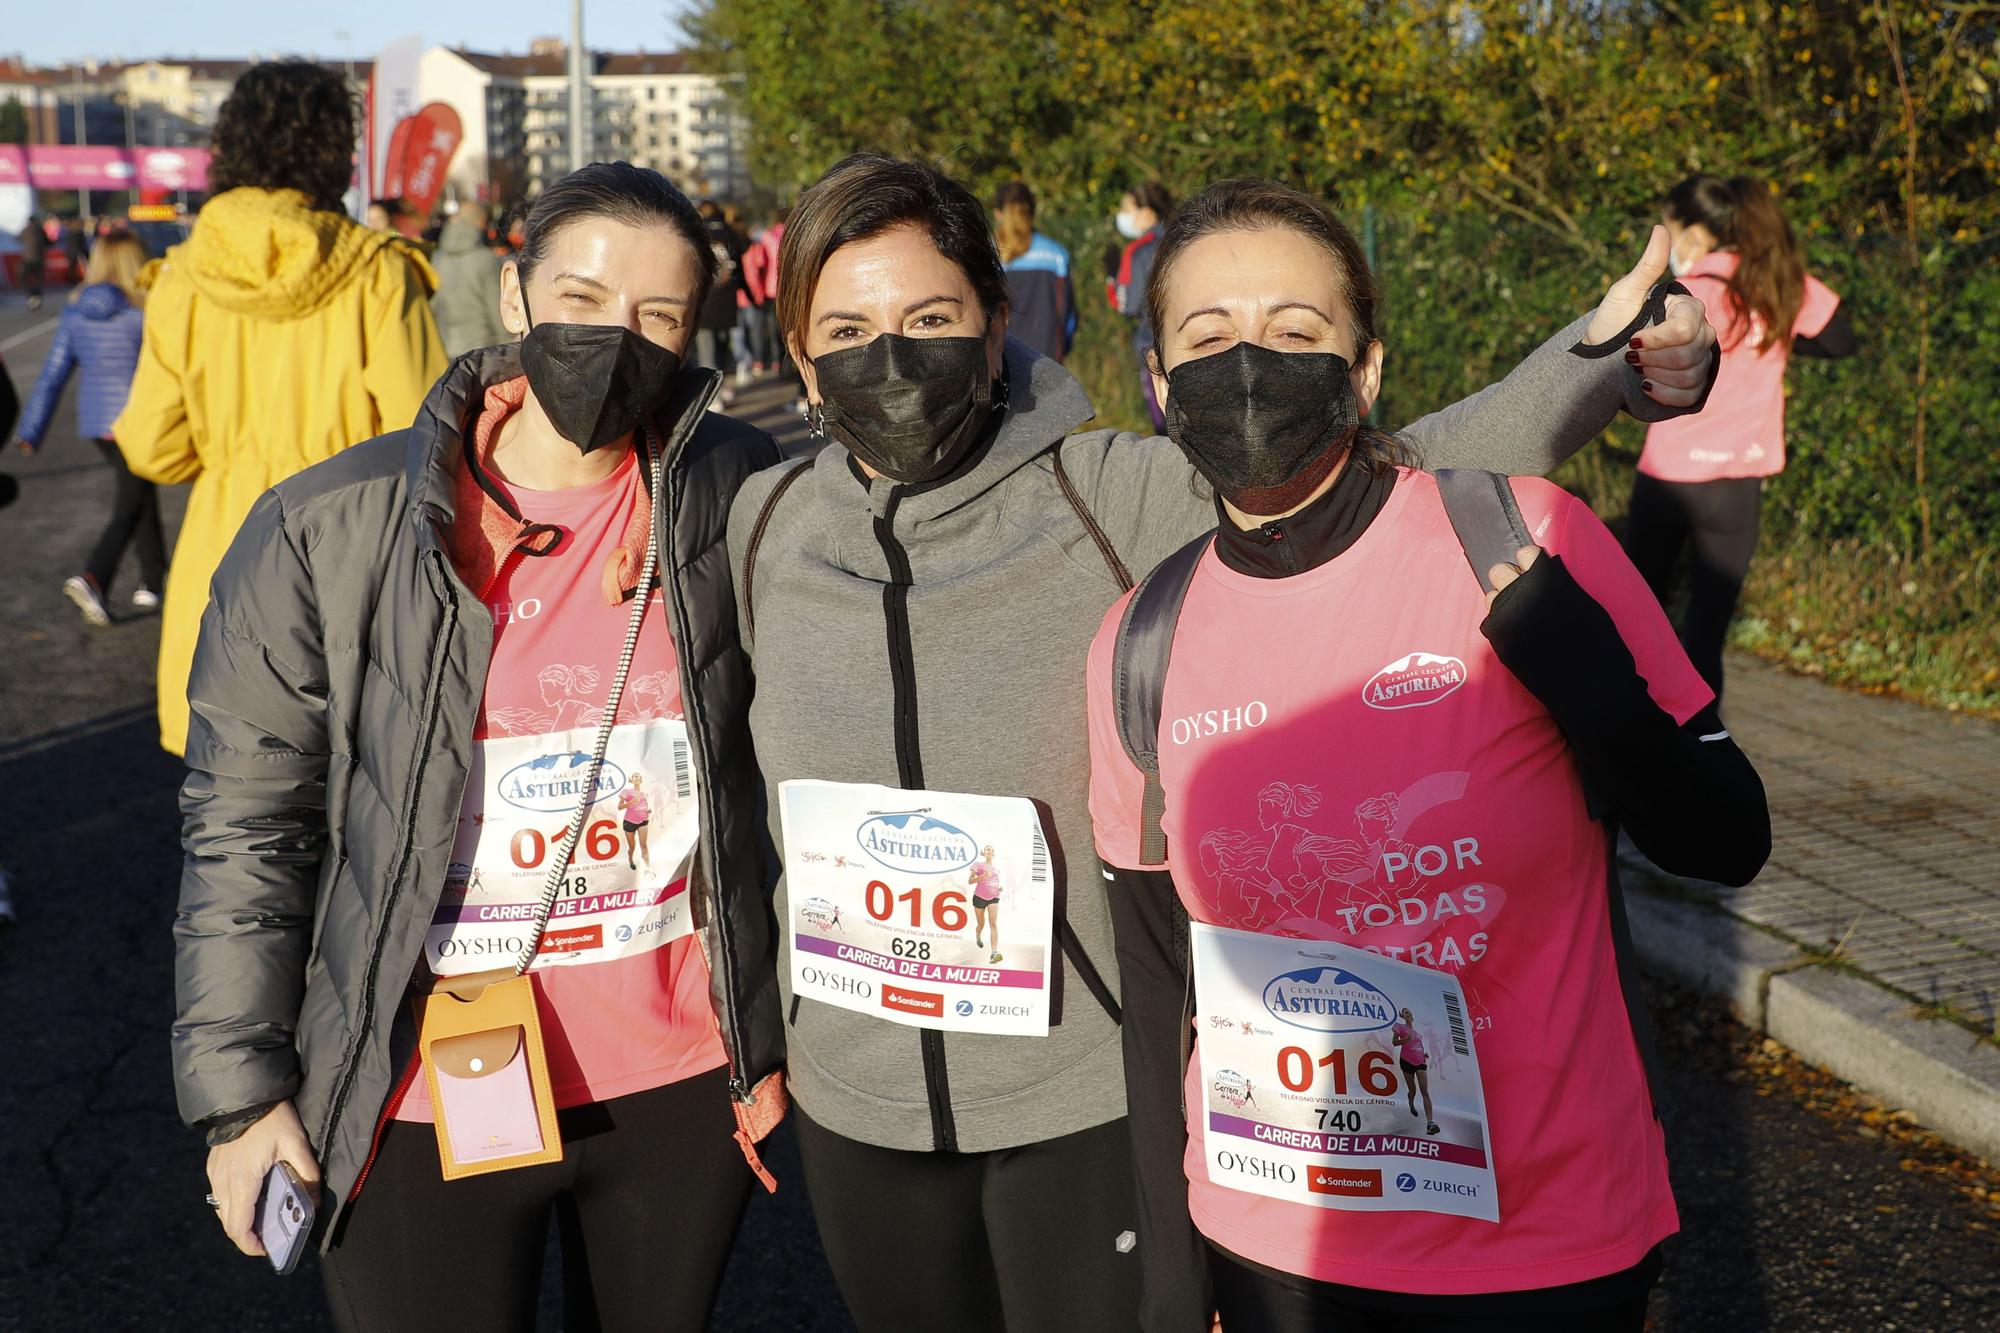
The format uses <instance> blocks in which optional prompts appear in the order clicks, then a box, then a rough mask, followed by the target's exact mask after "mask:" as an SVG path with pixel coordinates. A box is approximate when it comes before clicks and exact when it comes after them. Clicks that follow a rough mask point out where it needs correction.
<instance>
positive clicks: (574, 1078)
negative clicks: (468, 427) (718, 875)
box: [394, 399, 727, 1123]
mask: <svg viewBox="0 0 2000 1333" xmlns="http://www.w3.org/2000/svg"><path fill="white" fill-rule="evenodd" d="M489 401H490V399H489ZM636 458H637V456H636V455H628V456H627V459H626V462H625V464H624V466H622V467H620V468H619V469H618V471H617V472H616V473H614V474H613V475H612V476H611V477H609V478H607V479H606V480H604V481H601V482H598V483H596V484H594V485H590V486H578V487H575V488H573V489H570V490H564V491H531V490H527V489H525V488H523V487H519V486H514V485H510V484H509V483H507V482H504V481H501V480H500V479H499V478H498V477H497V476H495V477H493V478H492V479H493V481H494V482H495V484H497V485H499V486H500V487H501V488H502V489H503V490H504V491H505V492H506V494H507V496H508V498H509V499H511V500H512V501H513V502H514V504H515V506H516V507H517V508H518V509H519V510H520V511H521V513H522V515H523V516H524V517H525V518H526V519H527V520H528V521H530V522H533V523H549V524H554V525H555V526H557V527H559V528H561V529H562V531H563V540H562V542H561V544H560V545H558V546H557V547H556V549H555V551H554V553H553V554H551V555H547V556H540V557H528V556H523V555H514V556H512V557H510V558H508V559H507V560H506V561H505V562H504V563H503V564H502V566H501V570H500V573H499V576H498V577H497V578H496V579H495V580H494V582H493V585H492V587H490V588H488V589H487V590H486V592H485V601H486V604H487V607H488V609H490V610H491V611H492V613H493V661H492V665H491V666H490V667H489V668H488V670H487V674H486V694H485V697H484V699H483V700H482V702H481V704H480V707H479V718H478V721H477V723H476V726H475V730H474V732H473V735H474V738H475V739H477V740H484V739H486V738H487V737H488V736H526V735H534V734H537V733H540V732H553V731H566V730H568V729H570V728H572V727H581V726H591V725H594V724H595V723H596V722H597V720H598V714H599V710H600V709H601V707H602V705H603V703H604V700H605V696H606V694H607V693H608V691H609V690H610V688H611V675H612V672H613V671H615V670H616V669H617V666H618V652H619V649H620V648H622V647H623V646H624V643H625V631H626V627H627V625H628V623H629V620H630V616H631V610H632V608H631V604H630V603H629V602H628V603H625V604H623V605H618V606H613V605H609V604H608V603H607V602H606V600H605V596H604V591H603V586H602V584H603V571H604V568H605V564H606V562H607V561H608V560H610V559H611V558H612V554H613V552H615V551H616V550H617V549H618V548H619V545H620V540H621V538H622V537H623V535H624V533H625V532H626V529H627V527H628V526H629V525H630V524H631V522H632V516H633V512H634V510H635V508H636V506H637V505H638V495H639V486H640V484H641V478H640V475H639V471H638V466H637V461H636ZM474 591H478V590H477V589H475V590H474ZM657 596H658V594H657V593H655V597H657ZM679 716H681V691H680V669H679V663H678V661H677V659H676V657H675V654H674V644H673V638H672V636H671V634H670V633H669V631H668V626H667V618H666V616H665V614H664V613H663V612H649V613H648V615H647V616H646V621H645V625H644V627H643V628H642V629H641V630H640V632H639V644H638V648H637V650H636V651H635V653H634V654H633V658H632V669H631V673H630V675H629V676H628V678H627V681H626V685H625V698H624V701H623V702H622V703H621V704H620V705H619V708H618V720H619V722H620V723H625V722H644V721H647V720H648V719H651V718H658V717H679ZM479 799H480V798H479V793H478V792H477V791H476V790H469V791H468V793H467V808H466V809H465V810H464V811H463V812H462V813H461V815H460V818H461V819H473V820H478V819H480V818H481V817H482V816H481V813H480V811H479V810H478V809H477V808H474V807H476V806H477V804H478V802H479ZM627 817H628V818H630V817H631V816H627ZM529 975H530V976H531V977H532V978H533V979H534V984H535V998H536V1000H537V1002H538V1004H539V1008H540V1013H541V1020H542V1040H543V1042H544V1044H545V1045H546V1047H547V1049H548V1059H549V1082H550V1086H551V1089H552V1091H553V1092H554V1094H555V1099H556V1105H557V1106H578V1105H582V1104H583V1103H586V1102H601V1101H606V1100H608V1099H610V1098H612V1097H623V1096H626V1095H627V1094H629V1093H634V1092H644V1091H646V1090H647V1089H649V1088H657V1087H662V1086H664V1085H666V1084H668V1083H676V1082H679V1081H680V1080H681V1079H684V1078H691V1077H693V1076H694V1075H696V1074H702V1073H706V1072H707V1071H709V1070H711V1069H715V1068H717V1067H718V1066H720V1065H722V1064H724V1063H726V1062H727V1057H726V1056H725V1055H724V1053H723V1049H722V1039H721V1036H720V1034H719V1033H718V1031H717V1029H716V1022H715V1010H714V1005H713V1004H712V1002H711V1001H710V1000H709V993H708V966H707V963H706V962H705V961H704V960H703V958H702V955H701V949H700V946H699V945H698V944H697V943H696V942H695V940H694V938H693V937H687V938H683V939H678V940H675V941H674V942H673V943H671V944H667V945H665V946H663V947H661V948H658V949H655V950H653V951H651V952H650V953H642V954H635V955H632V956H630V957H626V958H621V959H613V960H611V961H608V962H602V963H588V964H582V965H576V966H566V967H556V968H547V969H544V970H541V971H536V972H532V973H530V974H529ZM394 1114H395V1118H396V1119H398V1120H418V1121H423V1122H425V1123H428V1122H429V1121H430V1119H431V1105H430V1091H429V1089H428V1088H427V1087H426V1086H425V1083H424V1080H423V1079H421V1078H418V1079H415V1080H413V1081H412V1082H411V1083H410V1085H409V1090H408V1092H407V1093H406V1094H405V1095H404V1097H403V1100H402V1103H401V1105H399V1106H397V1107H396V1108H395V1111H394Z"/></svg>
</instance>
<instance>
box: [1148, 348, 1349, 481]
mask: <svg viewBox="0 0 2000 1333" xmlns="http://www.w3.org/2000/svg"><path fill="white" fill-rule="evenodd" d="M1348 370H1349V366H1348V363H1347V359H1346V358H1345V357H1342V356H1338V355H1335V354H1334V353H1332V352H1274V351H1272V350H1271V349H1270V348H1268V347H1264V346H1260V345H1259V344H1257V343H1252V342H1240V343H1237V344H1236V345H1235V346H1234V347H1232V348H1230V349H1229V350H1228V351H1226V352H1217V353H1216V354H1215V355H1214V356H1204V357H1200V358H1198V359H1196V360H1193V361H1183V362H1181V363H1180V364H1179V365H1178V366H1175V367H1174V368H1173V371H1172V372H1171V373H1170V374H1169V375H1168V376H1167V413H1166V416H1167V437H1168V438H1169V439H1171V440H1172V441H1173V442H1174V443H1175V444H1177V445H1179V446H1180V447H1181V452H1182V453H1184V454H1186V455H1187V456H1188V461H1189V462H1191V463H1193V464H1194V466H1195V470H1196V471H1198V472H1200V473H1201V475H1202V476H1204V477H1206V478H1207V479H1208V482H1209V484H1210V485H1212V486H1214V487H1215V489H1216V492H1217V493H1218V494H1220V495H1221V496H1222V498H1223V499H1225V500H1227V501H1229V503H1231V504H1233V505H1235V506H1236V507H1237V508H1238V509H1240V510H1242V511H1243V512H1244V513H1246V514H1282V513H1285V512H1287V511H1288V510H1292V509H1296V508H1298V506H1300V505H1302V504H1304V503H1305V501H1306V497H1307V496H1309V495H1311V494H1312V492H1313V488H1314V487H1316V486H1318V485H1319V484H1320V483H1321V482H1323V481H1325V480H1326V479H1327V478H1328V477H1329V476H1331V475H1332V473H1333V470H1334V468H1336V467H1337V466H1339V464H1340V460H1341V458H1342V457H1343V456H1344V455H1345V453H1346V450H1347V446H1348V444H1349V443H1351V442H1352V440H1353V438H1354V431H1355V428H1356V427H1357V426H1358V425H1359V424H1360V421H1361V415H1360V411H1359V408H1358V407H1357V405H1356V403H1355V401H1354V384H1353V381H1352V380H1350V379H1349V378H1348Z"/></svg>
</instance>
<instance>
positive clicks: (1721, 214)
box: [1665, 174, 1806, 352]
mask: <svg viewBox="0 0 2000 1333" xmlns="http://www.w3.org/2000/svg"><path fill="white" fill-rule="evenodd" d="M1665 203H1666V211H1667V216H1668V217H1670V218H1672V219H1673V220H1674V221H1676V222H1679V223H1681V224H1682V225H1684V226H1693V225H1694V224H1695V223H1697V222H1698V223H1700V224H1701V225H1702V226H1704V227H1706V228H1708V230H1709V234H1710V235H1712V236H1714V237H1715V243H1716V244H1717V245H1718V246H1721V247H1723V248H1725V249H1729V250H1734V251H1735V252H1736V271H1735V272H1734V273H1732V274H1730V275H1729V281H1728V283H1727V284H1726V286H1727V289H1728V292H1729V300H1730V305H1731V306H1732V307H1733V309H1732V311H1731V316H1732V317H1731V319H1730V321H1729V327H1728V328H1726V329H1725V330H1723V334H1724V345H1725V346H1735V345H1736V344H1737V343H1740V342H1742V341H1743V339H1744V338H1745V337H1747V336H1748V335H1749V332H1750V327H1749V320H1748V319H1746V318H1745V313H1746V312H1748V313H1749V314H1753V315H1756V316H1757V317H1758V318H1760V319H1762V320H1763V321H1764V336H1763V338H1762V339H1761V340H1760V341H1759V342H1758V344H1757V350H1758V351H1760V352H1761V351H1763V350H1764V349H1765V348H1767V347H1769V346H1770V345H1771V344H1772V343H1774V342H1776V341H1778V340H1779V339H1780V338H1783V339H1785V340H1786V341H1787V342H1790V341H1791V336H1792V321H1793V320H1795V319H1797V318H1798V317H1799V307H1800V306H1801V305H1803V304H1804V303H1805V299H1806V265H1805V260H1804V259H1802V258H1800V256H1799V245H1798V241H1797V240H1796V239H1794V237H1793V236H1792V224H1791V223H1789V222H1787V221H1786V220H1785V214H1784V210H1783V209H1781V208H1779V207H1778V201H1777V199H1776V198H1775V197H1774V196H1773V195H1772V194H1771V190H1770V188H1769V187H1768V186H1766V185H1765V184H1764V182H1762V181H1760V180H1757V179H1756V178H1754V177H1751V176H1732V177H1730V178H1729V179H1728V180H1723V179H1722V178H1721V177H1720V176H1710V175H1705V174H1704V175H1697V176H1690V177H1688V178H1687V179H1686V180H1684V181H1682V182H1681V183H1680V184H1679V185H1676V186H1675V187H1674V188H1673V189H1671V190H1669V191H1668V192H1667V198H1666V201H1665Z"/></svg>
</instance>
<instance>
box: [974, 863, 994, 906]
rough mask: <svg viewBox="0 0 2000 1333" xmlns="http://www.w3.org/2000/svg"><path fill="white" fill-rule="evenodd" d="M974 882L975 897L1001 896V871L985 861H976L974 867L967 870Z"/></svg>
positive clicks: (992, 897) (989, 897) (990, 897)
mask: <svg viewBox="0 0 2000 1333" xmlns="http://www.w3.org/2000/svg"><path fill="white" fill-rule="evenodd" d="M966 877H967V879H969V880H970V881H971V883H972V896H973V897H975V898H987V899H997V898H999V896H1000V872H999V871H997V870H995V869H994V868H993V867H992V866H990V865H987V864H986V863H985V862H984V861H974V862H973V863H972V869H971V870H968V871H967V872H966Z"/></svg>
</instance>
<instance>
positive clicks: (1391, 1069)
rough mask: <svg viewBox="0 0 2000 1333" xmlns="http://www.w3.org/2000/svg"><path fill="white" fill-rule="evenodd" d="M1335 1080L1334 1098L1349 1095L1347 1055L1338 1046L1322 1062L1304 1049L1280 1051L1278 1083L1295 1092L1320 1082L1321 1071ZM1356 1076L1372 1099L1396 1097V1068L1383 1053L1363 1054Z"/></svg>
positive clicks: (1356, 1067)
mask: <svg viewBox="0 0 2000 1333" xmlns="http://www.w3.org/2000/svg"><path fill="white" fill-rule="evenodd" d="M1322 1069H1324V1070H1327V1071H1328V1072H1329V1073H1330V1074H1331V1076H1332V1078H1333V1094H1332V1095H1333V1096H1335V1097H1345V1096H1346V1095H1347V1052H1346V1050H1345V1049H1343V1048H1341V1047H1335V1048H1334V1049H1333V1050H1330V1051H1328V1052H1327V1053H1326V1054H1325V1055H1322V1056H1321V1057H1320V1058H1319V1059H1317V1060H1315V1059H1313V1057H1312V1052H1310V1051H1308V1050H1307V1049H1306V1048H1305V1047H1303V1046H1286V1047H1284V1048H1283V1049H1281V1050H1280V1051H1279V1052H1278V1082H1280V1083H1282V1084H1284V1085H1285V1086H1286V1087H1287V1088H1289V1089H1291V1090H1292V1091H1293V1092H1304V1091H1306V1090H1307V1089H1309V1088H1311V1087H1312V1085H1313V1084H1314V1083H1315V1082H1317V1081H1318V1076H1319V1071H1320V1070H1322ZM1354 1072H1355V1076H1356V1078H1357V1079H1358V1081H1359V1082H1360V1084H1361V1090H1362V1091H1363V1092H1365V1093H1367V1094H1368V1095H1369V1096H1371V1097H1393V1096H1395V1095H1396V1065H1395V1062H1394V1061H1393V1060H1391V1059H1390V1058H1389V1057H1388V1056H1387V1055H1385V1054H1383V1053H1382V1052H1381V1051H1364V1052H1363V1053H1362V1055H1361V1058H1360V1059H1359V1060H1357V1061H1355V1065H1354Z"/></svg>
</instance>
